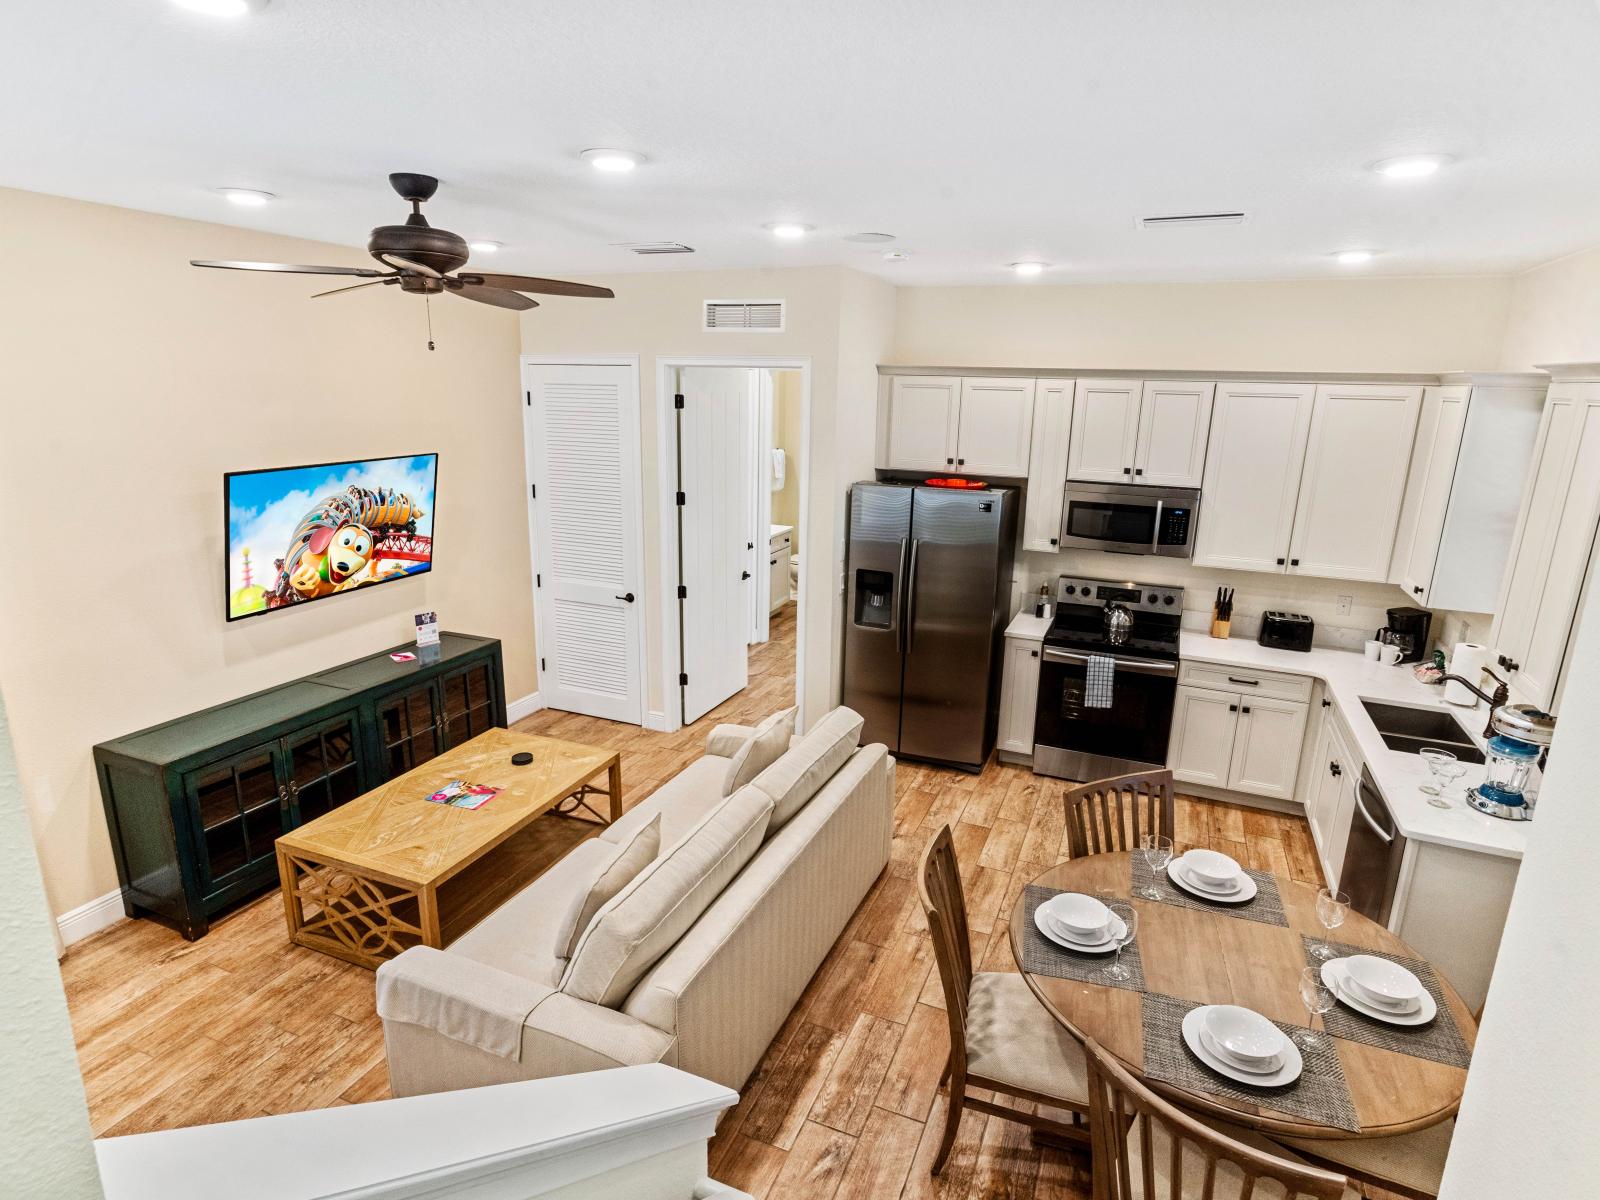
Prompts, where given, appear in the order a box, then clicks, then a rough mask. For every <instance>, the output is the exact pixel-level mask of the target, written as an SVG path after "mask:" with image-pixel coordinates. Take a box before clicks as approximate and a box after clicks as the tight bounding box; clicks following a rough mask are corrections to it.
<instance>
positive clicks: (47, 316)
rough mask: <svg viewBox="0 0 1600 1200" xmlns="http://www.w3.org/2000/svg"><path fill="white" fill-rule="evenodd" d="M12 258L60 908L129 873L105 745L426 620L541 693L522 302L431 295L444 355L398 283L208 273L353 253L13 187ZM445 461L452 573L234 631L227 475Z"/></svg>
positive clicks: (31, 745)
mask: <svg viewBox="0 0 1600 1200" xmlns="http://www.w3.org/2000/svg"><path fill="white" fill-rule="evenodd" d="M354 232H356V233H359V232H360V231H354ZM0 257H3V259H4V261H5V262H6V263H7V264H8V266H9V267H10V268H11V270H12V271H13V272H15V278H16V279H18V280H25V281H26V282H25V283H18V284H17V285H16V286H13V287H8V288H5V289H4V290H3V291H0V339H4V343H5V344H4V351H3V355H0V358H3V362H4V369H5V372H6V378H5V393H4V396H3V397H0V404H3V405H4V436H3V437H0V489H3V491H4V494H5V496H6V498H7V500H6V510H7V511H6V522H5V543H6V544H5V553H4V559H3V563H4V565H3V567H0V691H3V693H4V697H5V700H6V703H7V706H8V708H9V709H10V712H11V723H12V730H13V735H14V737H15V741H16V750H17V758H18V761H19V763H20V767H21V773H22V781H23V785H24V788H25V790H26V793H27V796H28V801H29V805H30V808H31V812H32V818H33V826H34V830H35V832H36V835H37V839H38V843H39V849H40V859H41V860H42V862H43V866H44V875H45V879H46V881H47V886H48V889H49V893H50V900H51V905H52V908H53V909H54V911H55V912H56V913H58V914H60V913H62V912H65V911H67V910H70V909H73V908H75V907H76V906H78V905H81V904H83V903H85V902H87V901H89V900H91V899H94V898H96V897H99V896H102V895H104V894H105V893H107V892H109V891H112V890H114V889H115V888H116V886H117V877H116V871H115V868H114V865H113V862H112V858H111V852H110V847H109V843H108V841H107V837H106V833H105V822H104V817H103V815H102V811H101V805H100V797H99V792H98V789H97V787H96V784H95V777H94V769H93V764H92V761H91V757H90V747H91V746H92V745H93V744H94V743H96V742H99V741H103V740H105V739H107V738H110V737H115V736H117V735H119V734H125V733H130V732H132V731H134V730H136V729H140V728H143V727H144V726H147V725H151V724H154V723H157V722H160V721H164V720H167V719H169V718H172V717H177V716H180V715H182V714H184V713H188V712H192V711H194V710H195V709H198V708H203V707H205V706H208V705H212V704H217V703H221V702H223V701H226V700H231V699H234V698H236V697H238V696H242V695H245V694H247V693H249V692H252V691H256V690H258V689H261V688H264V687H268V686H271V685H274V684H278V683H281V682H283V681H285V680H288V679H292V678H295V677H296V676H299V675H303V674H306V673H307V672H310V671H314V670H319V669H322V668H325V667H328V666H332V665H335V664H337V663H340V662H343V661H346V660H348V659H351V658H355V657H358V656H360V655H363V654H368V653H372V652H374V651H377V650H380V649H382V648H383V647H385V646H388V645H392V644H394V643H397V642H403V641H406V640H408V639H409V638H410V637H411V635H412V622H411V614H413V613H415V612H420V611H423V610H427V609H432V610H435V611H437V612H438V613H439V615H440V618H441V620H442V622H443V624H444V626H445V628H447V629H458V630H464V631H469V632H473V633H481V634H488V635H493V636H497V637H499V638H501V639H503V640H504V642H505V644H506V645H505V652H506V687H507V692H508V695H509V696H510V697H511V698H516V697H519V696H522V695H524V694H526V693H530V692H532V691H533V690H534V688H535V686H536V682H535V673H534V669H533V666H534V653H533V622H532V603H531V599H530V589H529V588H528V573H529V566H528V542H527V511H526V505H525V504H524V502H523V499H522V496H523V487H524V471H523V465H522V448H521V422H522V415H521V405H520V403H519V400H520V397H519V389H518V383H517V352H518V332H517V322H516V318H515V316H514V315H512V314H510V313H507V312H504V311H502V310H499V309H494V308H490V307H488V306H484V305H476V304H471V303H463V302H461V301H459V300H444V301H441V302H437V303H435V304H433V306H432V307H433V319H434V335H435V339H436V341H437V344H438V350H437V351H436V352H434V353H429V351H428V349H427V344H426V331H425V326H424V322H423V311H422V303H421V301H419V300H417V299H416V298H414V297H410V296H401V295H398V294H396V291H395V290H393V289H387V288H385V289H374V290H372V291H368V292H363V293H360V294H356V295H350V296H339V297H330V298H328V299H324V300H317V301H312V300H310V299H308V297H309V295H310V294H311V293H312V292H314V291H318V290H320V289H321V288H322V287H326V286H328V282H327V280H325V279H323V280H319V279H317V278H314V277H311V276H269V275H244V274H241V273H237V272H228V271H202V270H196V269H195V268H193V267H190V266H189V265H188V259H190V258H197V257H205V258H238V259H266V260H277V261H286V262H313V263H315V262H328V263H351V264H363V263H370V260H369V259H366V258H365V256H364V255H362V254H360V253H359V252H355V251H352V250H350V249H348V248H338V247H333V246H327V245H322V244H318V243H310V242H303V241H298V240H294V239H290V238H284V237H278V236H274V235H268V234H260V233H251V232H248V231H246V230H242V229H235V228H228V227H224V226H221V225H209V224H202V223H199V222H193V221H183V220H177V219H174V218H170V217H161V216H154V215H150V214H145V213H137V212H131V211H128V210H125V209H116V208H109V207H104V206H100V205H94V204H85V203H81V202H78V201H72V200H63V199H57V198H52V197H46V196H40V195H35V194H31V193H25V192H17V191H5V190H0ZM559 303H561V302H555V303H553V304H552V305H551V307H552V308H553V307H556V304H559ZM569 303H573V304H576V303H577V302H575V301H574V302H569ZM541 311H549V309H543V310H541ZM434 450H437V451H439V452H440V456H441V457H440V479H439V505H438V508H439V511H438V518H437V521H438V523H437V535H438V562H437V565H436V566H435V568H434V570H433V572H432V573H431V574H429V575H426V576H423V577H420V578H418V579H413V580H406V581H403V582H396V583H390V584H387V585H385V586H383V587H380V588H376V589H372V590H370V591H366V592H360V593H356V594H353V595H349V596H342V597H339V598H337V599H332V600H328V601H326V602H324V603H321V604H316V605H312V606H310V607H308V608H306V609H303V610H301V611H291V612H284V613H274V614H270V615H267V616H261V617H256V618H253V619H250V620H246V621H242V622H238V623H235V624H232V625H229V624H226V623H225V622H224V620H223V613H222V592H223V544H222V543H223V528H222V525H223V522H222V475H223V472H225V471H227V470H230V469H235V468H248V467H261V466H278V465H284V466H287V465H294V464H299V463H309V462H327V461H333V460H339V459H345V458H365V457H379V456H383V455H391V454H409V453H418V452H424V451H434Z"/></svg>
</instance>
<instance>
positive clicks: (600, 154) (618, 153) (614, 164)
mask: <svg viewBox="0 0 1600 1200" xmlns="http://www.w3.org/2000/svg"><path fill="white" fill-rule="evenodd" d="M578 157H579V158H581V159H583V161H584V162H586V163H588V164H589V165H590V166H591V167H593V168H594V169H595V170H596V171H604V172H605V173H606V174H608V175H625V174H627V173H628V172H629V171H631V170H633V169H634V168H635V167H637V166H638V165H639V164H640V163H642V162H643V161H644V155H642V154H635V153H634V152H633V151H632V150H612V149H609V148H607V147H604V146H595V147H592V148H591V149H588V150H585V151H584V152H583V153H582V154H580V155H579V156H578Z"/></svg>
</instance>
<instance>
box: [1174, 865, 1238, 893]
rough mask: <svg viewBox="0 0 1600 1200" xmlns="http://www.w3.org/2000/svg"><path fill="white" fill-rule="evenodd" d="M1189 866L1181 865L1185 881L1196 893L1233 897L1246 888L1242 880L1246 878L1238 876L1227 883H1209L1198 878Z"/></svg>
mask: <svg viewBox="0 0 1600 1200" xmlns="http://www.w3.org/2000/svg"><path fill="white" fill-rule="evenodd" d="M1188 866H1189V864H1188V863H1182V864H1180V868H1181V869H1182V871H1183V877H1184V879H1185V880H1186V881H1187V882H1188V883H1189V884H1190V885H1191V886H1193V887H1194V888H1195V890H1196V891H1201V892H1204V893H1206V894H1207V895H1208V896H1233V895H1236V894H1237V893H1238V891H1239V889H1240V888H1242V887H1243V886H1244V884H1243V883H1242V882H1241V880H1243V879H1245V878H1246V876H1243V875H1236V876H1235V877H1234V878H1232V879H1229V880H1227V881H1226V882H1225V883H1207V882H1204V881H1202V880H1200V879H1198V878H1196V877H1195V875H1194V874H1193V873H1192V872H1191V871H1190V870H1189V869H1188Z"/></svg>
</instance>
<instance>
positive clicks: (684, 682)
mask: <svg viewBox="0 0 1600 1200" xmlns="http://www.w3.org/2000/svg"><path fill="white" fill-rule="evenodd" d="M678 686H679V687H688V686H689V673H688V672H687V671H684V672H682V673H680V674H679V676H678Z"/></svg>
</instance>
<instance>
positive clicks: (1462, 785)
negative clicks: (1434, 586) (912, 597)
mask: <svg viewBox="0 0 1600 1200" xmlns="http://www.w3.org/2000/svg"><path fill="white" fill-rule="evenodd" d="M1027 619H1028V620H1029V621H1035V622H1036V621H1038V618H1035V617H1032V616H1029V617H1028V618H1027ZM1021 620H1023V618H1022V617H1021V616H1020V615H1019V616H1018V617H1016V618H1014V619H1013V620H1012V622H1011V628H1010V629H1007V631H1006V632H1007V634H1009V635H1012V636H1025V635H1019V634H1018V633H1017V632H1016V626H1017V623H1018V622H1019V621H1021ZM1039 636H1041V637H1042V636H1043V632H1042V630H1041V632H1040V634H1039ZM1179 654H1180V656H1181V657H1182V659H1183V660H1184V661H1185V662H1207V663H1217V664H1220V665H1222V666H1231V667H1255V668H1257V669H1258V670H1263V671H1283V672H1285V673H1287V674H1292V675H1309V676H1311V677H1313V678H1315V679H1320V680H1322V682H1323V684H1324V685H1325V691H1326V698H1327V699H1328V700H1330V701H1331V702H1332V703H1333V705H1334V707H1336V708H1337V709H1338V710H1339V715H1340V716H1341V717H1342V718H1343V719H1344V723H1345V727H1346V728H1347V729H1348V730H1349V731H1350V732H1351V733H1352V734H1354V736H1355V741H1356V745H1355V746H1354V747H1352V749H1354V750H1356V751H1357V752H1359V753H1360V755H1361V757H1362V758H1363V759H1364V760H1365V761H1366V764H1367V767H1368V769H1369V770H1370V771H1371V772H1372V778H1373V781H1374V782H1375V783H1376V784H1377V785H1378V790H1379V791H1380V792H1382V793H1383V798H1384V801H1385V802H1386V803H1387V804H1388V806H1389V810H1390V812H1391V813H1393V814H1394V819H1395V822H1396V823H1397V824H1398V825H1399V826H1400V831H1401V832H1402V833H1404V834H1405V836H1406V837H1408V838H1414V839H1416V840H1418V841H1424V842H1436V843H1439V844H1440V845H1445V846H1456V847H1458V848H1460V849H1463V850H1476V851H1479V852H1481V853H1484V854H1498V855H1502V856H1504V857H1507V858H1521V857H1522V852H1523V849H1524V847H1525V846H1526V845H1527V840H1528V825H1527V824H1525V823H1523V822H1520V821H1502V820H1500V819H1499V818H1497V817H1491V816H1487V815H1486V814H1484V813H1480V812H1478V811H1476V810H1475V809H1472V808H1469V807H1468V806H1467V804H1466V802H1465V800H1464V799H1462V798H1461V796H1462V793H1463V791H1464V790H1465V789H1469V788H1472V787H1475V786H1477V784H1478V783H1480V782H1481V781H1482V779H1483V772H1484V768H1483V767H1482V766H1481V765H1474V764H1472V763H1468V764H1467V773H1466V774H1465V775H1464V776H1462V777H1461V779H1460V780H1459V781H1458V782H1457V783H1456V785H1455V786H1454V787H1453V788H1451V790H1450V798H1451V801H1452V803H1451V806H1450V807H1449V808H1448V809H1441V808H1435V807H1433V806H1432V805H1431V804H1429V803H1428V798H1427V797H1426V796H1424V795H1423V794H1422V793H1421V792H1420V791H1418V790H1417V789H1418V786H1419V785H1420V784H1423V783H1426V782H1428V781H1429V780H1431V778H1432V776H1431V775H1429V773H1428V768H1427V765H1426V764H1425V763H1424V762H1423V761H1422V759H1421V758H1420V757H1418V756H1417V755H1415V754H1406V753H1403V752H1401V751H1399V750H1391V749H1389V748H1388V747H1387V746H1386V745H1384V743H1383V738H1382V737H1380V736H1379V734H1378V730H1377V727H1376V726H1375V725H1373V723H1372V718H1371V717H1369V716H1368V715H1367V710H1366V709H1365V708H1363V707H1362V706H1361V701H1362V700H1364V699H1365V700H1378V701H1382V702H1383V703H1385V704H1398V705H1404V706H1406V707H1409V708H1432V709H1443V710H1444V711H1446V712H1449V713H1450V714H1451V715H1453V716H1454V717H1455V718H1456V720H1457V721H1458V722H1459V723H1460V725H1461V727H1462V728H1463V729H1464V730H1465V731H1466V732H1467V734H1468V735H1469V736H1470V737H1471V739H1472V741H1473V742H1474V743H1476V744H1477V746H1478V748H1479V749H1480V750H1481V749H1483V746H1484V741H1483V738H1482V737H1481V736H1480V735H1481V734H1482V733H1483V727H1484V724H1485V723H1486V722H1487V720H1488V712H1489V707H1488V705H1487V704H1485V703H1483V702H1482V701H1479V702H1478V703H1477V704H1475V705H1474V706H1473V707H1472V708H1464V707H1462V706H1460V705H1456V704H1446V703H1445V701H1444V698H1443V696H1444V689H1443V688H1441V687H1434V686H1430V685H1428V684H1425V683H1419V682H1417V680H1416V678H1415V677H1414V676H1413V675H1412V673H1411V664H1409V663H1408V664H1406V665H1404V666H1396V667H1386V666H1382V665H1380V664H1378V663H1375V662H1370V661H1368V660H1367V659H1366V658H1364V657H1363V656H1362V655H1360V654H1356V653H1353V652H1351V651H1348V650H1327V649H1322V648H1320V647H1317V648H1313V649H1311V650H1310V651H1307V652H1304V653H1301V652H1298V651H1294V650H1270V649H1267V648H1266V647H1264V646H1259V645H1257V644H1256V643H1255V642H1253V641H1249V640H1247V639H1244V638H1213V637H1210V636H1208V635H1207V634H1204V633H1197V632H1193V631H1191V630H1184V631H1183V632H1182V634H1181V635H1180V641H1179Z"/></svg>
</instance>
